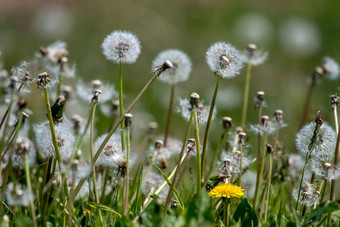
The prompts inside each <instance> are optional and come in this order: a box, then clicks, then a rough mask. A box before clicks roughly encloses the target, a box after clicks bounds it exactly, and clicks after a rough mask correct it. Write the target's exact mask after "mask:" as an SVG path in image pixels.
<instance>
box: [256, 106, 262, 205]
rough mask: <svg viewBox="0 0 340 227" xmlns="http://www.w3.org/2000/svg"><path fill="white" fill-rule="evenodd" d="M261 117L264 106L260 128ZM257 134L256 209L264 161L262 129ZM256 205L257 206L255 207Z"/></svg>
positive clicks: (259, 115) (260, 113)
mask: <svg viewBox="0 0 340 227" xmlns="http://www.w3.org/2000/svg"><path fill="white" fill-rule="evenodd" d="M261 116H262V105H260V107H259V114H258V127H260V124H261ZM258 130H259V131H258V132H257V174H256V185H255V197H254V209H256V206H257V204H256V201H258V198H257V197H258V195H259V191H258V190H259V184H260V181H261V179H260V170H261V160H262V158H263V157H262V153H261V133H260V129H259V128H258ZM255 205H256V206H255Z"/></svg>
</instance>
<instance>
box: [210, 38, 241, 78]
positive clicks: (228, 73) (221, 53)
mask: <svg viewBox="0 0 340 227" xmlns="http://www.w3.org/2000/svg"><path fill="white" fill-rule="evenodd" d="M206 61H207V63H208V66H209V68H210V69H211V71H213V72H214V73H215V75H217V76H221V77H223V78H233V77H235V76H236V75H238V74H239V73H240V71H241V69H242V67H243V64H242V60H241V55H240V53H239V51H238V50H236V49H235V48H234V47H233V46H232V45H231V44H229V43H225V42H218V43H215V44H213V45H212V46H211V47H210V48H209V49H208V50H207V52H206Z"/></svg>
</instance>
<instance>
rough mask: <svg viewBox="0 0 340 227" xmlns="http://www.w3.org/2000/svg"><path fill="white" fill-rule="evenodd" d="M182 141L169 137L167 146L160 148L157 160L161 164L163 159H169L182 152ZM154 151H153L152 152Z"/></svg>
mask: <svg viewBox="0 0 340 227" xmlns="http://www.w3.org/2000/svg"><path fill="white" fill-rule="evenodd" d="M181 148H182V142H181V141H180V140H177V139H174V138H168V139H167V143H166V147H164V146H162V147H160V148H159V149H158V155H157V159H156V162H157V163H158V164H159V165H160V164H161V162H162V161H163V160H168V159H169V158H171V157H172V156H174V155H178V154H179V153H180V152H181ZM152 153H153V152H152Z"/></svg>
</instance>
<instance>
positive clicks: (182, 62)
mask: <svg viewBox="0 0 340 227" xmlns="http://www.w3.org/2000/svg"><path fill="white" fill-rule="evenodd" d="M165 61H170V62H171V65H172V67H171V68H169V69H168V70H166V71H164V72H163V73H162V74H161V76H160V77H159V79H160V80H161V81H163V82H165V83H169V84H176V83H178V82H181V81H186V80H188V78H189V74H190V72H191V65H192V64H191V61H190V59H189V57H188V56H187V55H186V54H185V53H184V52H182V51H180V50H166V51H163V52H161V53H160V54H159V55H158V56H157V57H156V59H155V60H154V61H153V62H152V68H153V69H155V68H157V67H159V66H160V65H162V64H163V63H164V62H165Z"/></svg>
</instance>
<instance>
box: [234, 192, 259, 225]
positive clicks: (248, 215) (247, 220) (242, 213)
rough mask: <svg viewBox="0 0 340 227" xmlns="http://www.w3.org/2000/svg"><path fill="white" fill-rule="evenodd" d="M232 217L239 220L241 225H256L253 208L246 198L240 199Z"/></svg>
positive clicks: (256, 220)
mask: <svg viewBox="0 0 340 227" xmlns="http://www.w3.org/2000/svg"><path fill="white" fill-rule="evenodd" d="M233 218H234V220H235V221H236V222H238V221H240V220H241V224H242V226H257V225H258V219H257V215H256V213H255V210H254V209H253V208H252V206H251V205H250V204H249V202H248V200H247V199H246V198H244V199H242V201H241V203H240V204H239V205H238V207H237V209H236V211H235V213H234V215H233Z"/></svg>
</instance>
